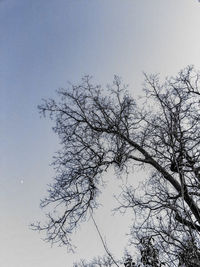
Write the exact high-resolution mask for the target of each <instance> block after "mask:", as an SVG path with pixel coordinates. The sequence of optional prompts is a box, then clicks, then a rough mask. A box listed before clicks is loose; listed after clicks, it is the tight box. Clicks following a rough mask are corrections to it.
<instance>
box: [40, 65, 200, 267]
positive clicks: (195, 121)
mask: <svg viewBox="0 0 200 267" xmlns="http://www.w3.org/2000/svg"><path fill="white" fill-rule="evenodd" d="M199 77H200V76H199V73H198V72H197V71H195V70H194V68H193V67H187V68H186V69H184V70H182V71H181V72H180V73H179V74H178V75H177V76H176V77H175V78H170V79H166V80H165V81H164V83H160V81H159V77H158V76H157V75H146V74H145V93H146V94H145V98H144V104H143V105H142V106H141V105H139V106H138V105H137V103H136V100H135V99H133V98H132V97H131V96H130V95H129V94H128V91H127V88H126V87H125V86H123V84H122V82H121V80H120V79H119V78H118V77H115V78H114V82H113V84H112V85H111V86H109V87H108V88H106V90H103V89H102V88H101V86H99V85H93V84H92V83H91V79H90V77H88V76H86V77H84V78H83V80H82V83H81V84H80V85H72V86H71V88H70V89H68V90H65V89H61V90H59V91H58V95H59V97H60V101H58V102H57V101H55V100H52V99H50V100H47V101H44V103H43V104H42V105H40V106H39V109H40V111H41V112H42V113H43V114H44V115H45V114H46V113H47V114H49V115H50V117H51V118H52V120H53V121H55V126H54V128H53V129H54V131H55V132H56V133H57V134H58V135H59V138H60V140H61V145H62V148H61V150H60V151H58V153H57V154H56V156H55V161H54V167H55V169H56V173H57V176H56V177H55V183H54V184H53V185H51V186H50V187H49V191H48V192H49V194H48V196H47V197H46V198H45V199H44V200H43V201H42V202H41V207H46V206H52V207H51V211H52V212H51V213H49V214H48V216H47V217H48V222H47V224H46V225H41V224H38V225H36V226H35V227H36V229H38V230H46V232H47V240H48V241H50V242H52V243H55V242H58V243H59V244H66V245H68V247H70V246H71V239H70V234H71V233H72V231H73V230H74V229H75V228H77V227H78V226H79V223H80V222H81V221H82V220H85V219H86V217H87V214H88V212H89V210H93V209H96V208H97V207H98V195H99V193H100V192H101V190H102V187H101V184H102V177H103V174H104V172H106V171H107V169H108V168H109V167H110V166H113V165H114V167H115V170H116V172H124V171H127V170H128V169H129V168H130V167H132V166H133V165H134V164H137V165H140V166H141V167H142V166H147V167H148V173H149V172H151V175H150V176H149V177H148V178H147V179H146V182H145V183H144V184H143V185H142V186H141V187H140V190H138V189H137V190H135V189H134V188H132V187H131V186H128V187H124V190H123V192H122V198H120V199H119V201H120V206H119V209H123V210H126V209H133V210H134V213H133V214H136V216H135V223H134V225H133V227H132V233H131V234H132V237H133V243H135V242H136V240H142V238H144V237H147V236H148V237H151V238H153V239H154V240H155V243H156V244H157V245H156V246H157V249H158V250H159V252H160V255H161V258H162V261H163V262H165V264H166V266H177V264H178V262H180V255H181V253H182V252H181V251H183V248H184V246H185V240H193V242H195V246H196V247H197V249H199V245H200V244H199V233H200V209H199V197H200V191H199V188H200V161H199V160H200V145H199V144H200V131H199V129H200V125H199V120H200V119H199V118H200V108H199V107H200V91H199ZM130 183H131V177H130ZM188 266H189V265H188Z"/></svg>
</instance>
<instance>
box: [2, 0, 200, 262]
mask: <svg viewBox="0 0 200 267" xmlns="http://www.w3.org/2000/svg"><path fill="white" fill-rule="evenodd" d="M0 62H1V64H0V121H1V131H0V147H1V161H0V170H1V175H0V210H1V220H0V233H1V242H0V251H1V253H0V254H1V257H0V266H2V267H36V266H37V267H55V266H57V267H68V266H69V267H70V266H72V263H73V262H74V261H77V260H78V259H79V258H86V259H90V258H92V257H93V256H97V255H99V254H100V255H101V254H103V253H104V251H103V249H102V245H101V243H100V242H99V239H98V236H97V233H96V231H95V229H94V226H93V224H92V223H91V222H86V223H85V224H83V225H82V227H81V229H80V231H77V233H76V235H75V237H74V243H75V245H77V254H68V253H67V250H66V248H65V247H63V248H60V247H53V248H51V247H50V245H49V244H47V243H45V242H43V241H42V240H41V237H42V235H39V234H38V233H37V232H33V231H31V230H30V229H29V227H28V225H29V224H30V223H31V222H33V221H34V220H37V219H38V218H41V216H42V212H41V210H40V208H39V203H40V199H41V198H42V197H43V196H45V194H46V189H47V184H49V183H50V182H51V181H52V177H53V176H54V171H53V169H52V168H51V167H50V166H49V164H50V163H51V161H52V157H53V155H54V152H55V151H56V150H57V149H58V139H57V137H56V136H55V135H54V133H53V132H52V130H51V126H52V124H51V123H50V122H49V121H48V120H45V119H42V118H40V116H39V114H38V110H37V105H38V104H40V103H41V99H42V98H49V97H54V96H55V90H56V89H58V88H60V87H67V86H68V81H71V82H78V81H79V80H80V79H81V77H82V76H83V75H85V74H90V75H92V76H93V77H94V81H95V82H98V83H102V84H107V83H111V82H112V79H113V76H114V74H117V75H120V76H121V77H122V78H123V80H124V82H125V83H127V84H129V85H130V90H131V92H132V94H133V95H134V93H135V94H138V93H140V92H141V90H142V82H143V76H142V72H143V71H145V72H147V73H160V74H161V75H162V76H163V77H164V76H167V75H175V74H176V73H177V72H178V71H179V70H180V69H181V68H184V67H186V66H187V65H188V64H194V65H195V67H196V68H198V69H200V4H199V3H198V1H195V0H165V1H164V0H2V1H0ZM110 176H112V181H115V180H113V179H114V175H113V174H111V173H110ZM107 178H108V179H109V178H111V177H107ZM133 178H134V179H136V180H137V178H138V177H137V176H136V175H133ZM113 193H115V190H114V188H113V186H110V187H108V189H107V192H106V193H104V194H103V196H102V199H103V204H104V208H102V209H101V211H99V212H96V215H95V218H96V220H97V223H98V224H99V227H100V229H101V231H102V233H103V235H105V236H106V241H107V243H108V244H109V248H110V249H111V251H113V253H114V254H115V255H116V256H118V255H119V253H121V255H122V254H123V247H124V244H125V243H126V240H125V238H124V235H125V232H128V228H127V226H128V225H129V224H130V223H131V217H130V216H126V217H125V218H118V217H115V218H114V220H113V218H112V216H111V212H110V210H111V208H112V207H114V205H115V203H114V201H112V200H111V197H112V195H113ZM129 220H130V221H129Z"/></svg>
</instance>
